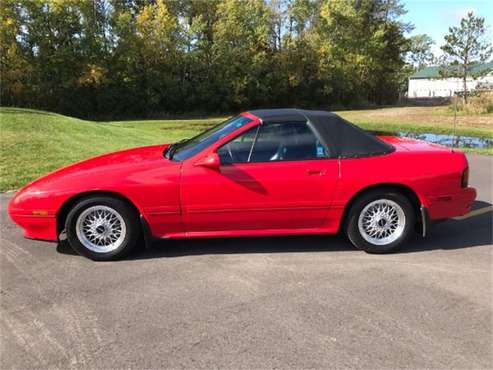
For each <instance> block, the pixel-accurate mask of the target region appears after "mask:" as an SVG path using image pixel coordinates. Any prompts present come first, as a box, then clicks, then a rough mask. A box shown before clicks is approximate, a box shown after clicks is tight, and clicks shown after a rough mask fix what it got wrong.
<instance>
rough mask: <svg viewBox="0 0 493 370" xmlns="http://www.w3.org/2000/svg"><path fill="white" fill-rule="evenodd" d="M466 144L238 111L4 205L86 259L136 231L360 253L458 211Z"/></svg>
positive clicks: (131, 238)
mask: <svg viewBox="0 0 493 370" xmlns="http://www.w3.org/2000/svg"><path fill="white" fill-rule="evenodd" d="M467 178H468V164H467V160H466V158H465V156H464V154H463V153H461V152H459V151H456V150H451V149H450V148H445V147H442V146H438V145H433V144H429V143H425V142H422V141H416V140H410V139H404V138H398V137H390V136H386V137H376V136H373V135H371V134H369V133H366V132H364V131H362V130H360V129H359V128H357V127H355V126H353V125H351V124H350V123H348V122H346V121H344V120H342V119H341V118H340V117H338V116H337V115H335V114H332V113H327V112H320V111H306V110H297V109H282V110H257V111H250V112H245V113H242V114H241V115H239V116H237V117H234V118H232V119H230V120H228V121H226V122H224V123H222V124H220V125H219V126H216V127H215V128H213V129H211V130H209V131H206V132H205V133H203V134H201V135H199V136H197V137H195V138H192V139H189V140H187V141H183V142H180V143H176V144H172V145H156V146H149V147H143V148H135V149H130V150H125V151H121V152H117V153H110V154H106V155H103V156H100V157H96V158H93V159H89V160H86V161H83V162H79V163H76V164H74V165H70V166H68V167H65V168H62V169H60V170H58V171H55V172H53V173H51V174H49V175H47V176H45V177H43V178H41V179H38V180H36V181H34V182H32V183H31V184H29V185H27V186H26V187H24V188H23V189H21V190H20V191H19V192H18V193H17V194H16V195H15V197H14V198H13V199H12V201H11V203H10V205H9V214H10V216H11V218H12V219H13V220H14V221H15V222H16V223H17V224H19V225H20V226H21V227H22V228H23V229H24V232H25V236H26V237H28V238H35V239H44V240H51V241H57V240H58V239H59V237H60V235H61V234H62V233H63V232H66V235H67V238H68V240H69V242H70V244H71V245H72V247H73V248H74V249H75V250H76V251H77V252H79V253H80V254H82V255H85V256H87V257H90V258H92V259H95V260H109V259H114V258H119V257H122V256H124V255H125V254H127V253H128V252H129V251H130V250H131V249H132V248H133V247H134V246H135V245H136V244H138V241H139V239H141V238H142V237H144V239H145V241H146V242H149V241H150V240H152V239H153V238H204V237H233V236H264V235H296V234H333V233H337V232H338V231H339V230H343V231H344V232H346V234H347V235H348V237H349V239H350V241H351V242H352V243H353V244H354V245H355V246H356V247H358V248H360V249H363V250H366V251H368V252H374V253H383V252H388V251H391V250H394V249H395V248H397V247H398V246H400V245H402V243H404V242H405V240H406V239H407V238H408V237H409V236H410V235H411V234H412V233H413V231H415V230H420V231H421V232H422V233H423V234H424V233H425V232H426V228H427V227H428V224H429V222H430V221H433V220H439V219H446V218H450V217H454V216H458V215H463V214H465V213H467V212H468V211H469V210H470V207H471V204H472V202H473V201H474V199H475V196H476V192H475V190H474V189H473V188H470V187H468V184H467Z"/></svg>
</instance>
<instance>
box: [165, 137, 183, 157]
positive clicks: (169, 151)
mask: <svg viewBox="0 0 493 370" xmlns="http://www.w3.org/2000/svg"><path fill="white" fill-rule="evenodd" d="M188 140H189V139H183V140H180V141H177V142H176V143H173V144H171V145H170V146H169V147H168V148H166V152H165V153H164V156H165V157H166V158H167V159H173V155H174V154H175V152H176V150H177V149H178V148H179V147H181V146H183V145H184V144H185V143H186V142H187V141H188Z"/></svg>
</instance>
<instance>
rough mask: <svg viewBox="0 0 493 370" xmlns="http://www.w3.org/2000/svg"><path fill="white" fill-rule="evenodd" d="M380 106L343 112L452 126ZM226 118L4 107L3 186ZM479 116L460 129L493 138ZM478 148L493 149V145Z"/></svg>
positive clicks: (381, 126)
mask: <svg viewBox="0 0 493 370" xmlns="http://www.w3.org/2000/svg"><path fill="white" fill-rule="evenodd" d="M376 111H377V110H364V111H345V112H340V114H341V115H342V116H343V117H345V118H347V119H349V120H351V121H353V122H355V123H357V124H359V125H361V126H362V127H364V128H367V129H372V130H382V131H388V132H392V131H396V130H404V131H413V132H434V133H450V132H451V127H450V125H447V124H445V123H443V124H438V123H436V122H435V121H433V122H431V123H430V122H426V121H423V122H419V121H416V120H415V121H412V120H411V121H409V120H407V119H399V116H398V113H397V112H390V114H389V112H385V111H384V112H383V117H381V116H379V115H378V114H377V115H376V118H375V117H373V116H372V114H375V112H376ZM385 115H387V116H390V118H389V117H387V116H385ZM224 118H225V117H217V118H208V119H190V120H146V121H118V122H117V121H112V122H92V121H84V120H80V119H75V118H71V117H66V116H63V115H59V114H55V113H49V112H43V111H36V110H29V109H20V108H0V191H5V190H10V189H16V188H19V187H20V186H22V185H24V184H26V183H27V182H29V181H31V180H34V179H35V178H37V177H39V176H41V175H43V174H45V173H47V172H50V171H52V170H54V169H56V168H58V167H60V166H63V165H66V164H69V163H72V162H76V161H79V160H82V159H85V158H88V157H91V156H95V155H98V154H101V153H105V152H110V151H115V150H119V149H124V148H129V147H135V146H143V145H150V144H159V143H169V142H174V141H177V140H179V139H182V138H186V137H191V136H193V135H195V134H197V133H199V132H201V131H203V130H205V129H206V128H208V127H210V126H212V125H214V124H216V123H218V122H220V121H222V120H224ZM481 119H482V118H481ZM433 120H436V117H433ZM492 121H493V120H492ZM475 122H476V121H475ZM477 122H479V123H478V124H476V123H475V125H472V126H464V125H463V124H462V123H461V125H460V126H458V129H457V133H458V134H461V135H469V136H478V137H488V138H493V124H492V125H491V126H490V125H489V120H488V119H487V120H486V121H485V122H483V121H481V120H479V121H477ZM480 152H482V153H483V154H490V155H493V148H488V149H484V150H480Z"/></svg>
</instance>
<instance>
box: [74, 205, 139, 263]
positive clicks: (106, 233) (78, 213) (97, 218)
mask: <svg viewBox="0 0 493 370" xmlns="http://www.w3.org/2000/svg"><path fill="white" fill-rule="evenodd" d="M65 229H66V231H67V239H68V241H69V243H70V245H71V247H72V248H73V249H74V250H75V251H76V252H77V253H79V254H80V255H83V256H86V257H89V258H90V259H92V260H96V261H108V260H114V259H118V258H122V257H124V256H125V255H127V254H128V253H129V252H130V251H131V250H132V249H133V248H134V247H135V245H136V244H137V241H138V237H139V234H140V227H139V221H138V215H137V214H136V212H135V211H134V209H132V207H131V206H129V205H128V204H127V203H126V202H124V201H122V200H120V199H116V198H112V197H91V198H87V199H84V200H82V201H80V202H79V203H77V204H76V205H75V206H74V207H73V208H72V209H71V211H70V212H69V214H68V216H67V219H66V223H65Z"/></svg>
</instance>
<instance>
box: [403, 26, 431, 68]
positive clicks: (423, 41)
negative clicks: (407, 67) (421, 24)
mask: <svg viewBox="0 0 493 370" xmlns="http://www.w3.org/2000/svg"><path fill="white" fill-rule="evenodd" d="M409 44H410V45H409V53H408V60H409V62H410V63H411V64H412V65H413V66H414V68H415V69H421V68H423V67H425V66H427V65H429V64H431V63H433V61H434V60H435V56H434V55H433V52H432V51H431V47H432V46H433V45H434V44H435V42H434V41H433V39H432V38H431V37H430V36H428V35H426V34H421V35H415V36H412V37H411V38H410V39H409Z"/></svg>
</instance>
